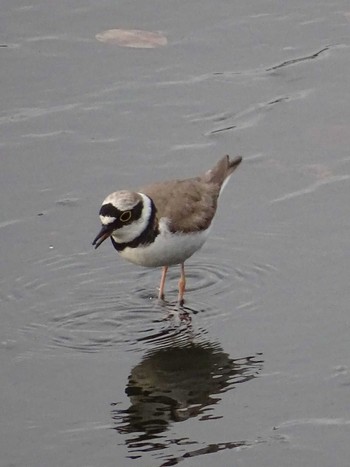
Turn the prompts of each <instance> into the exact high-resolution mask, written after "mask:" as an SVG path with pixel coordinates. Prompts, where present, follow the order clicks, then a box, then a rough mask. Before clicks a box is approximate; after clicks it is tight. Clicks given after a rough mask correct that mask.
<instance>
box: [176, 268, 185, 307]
mask: <svg viewBox="0 0 350 467" xmlns="http://www.w3.org/2000/svg"><path fill="white" fill-rule="evenodd" d="M180 268H181V276H180V280H179V296H178V302H179V305H180V306H182V305H183V304H184V302H185V300H184V294H185V289H186V276H185V265H184V263H181V265H180Z"/></svg>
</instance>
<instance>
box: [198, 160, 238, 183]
mask: <svg viewBox="0 0 350 467" xmlns="http://www.w3.org/2000/svg"><path fill="white" fill-rule="evenodd" d="M241 162H242V157H241V156H236V157H234V158H233V159H230V158H229V156H224V157H223V158H222V159H220V160H219V162H218V163H217V164H216V165H215V166H214V167H213V168H212V169H210V170H208V171H207V172H205V174H204V175H203V176H202V177H201V178H202V180H204V181H206V182H207V183H215V184H218V185H219V186H220V187H221V186H222V185H223V184H224V182H225V180H226V179H227V178H228V177H229V176H230V175H231V174H232V173H233V172H234V171H235V170H236V169H237V167H238V166H239V164H240V163H241Z"/></svg>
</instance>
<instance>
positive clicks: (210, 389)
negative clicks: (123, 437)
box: [112, 340, 262, 451]
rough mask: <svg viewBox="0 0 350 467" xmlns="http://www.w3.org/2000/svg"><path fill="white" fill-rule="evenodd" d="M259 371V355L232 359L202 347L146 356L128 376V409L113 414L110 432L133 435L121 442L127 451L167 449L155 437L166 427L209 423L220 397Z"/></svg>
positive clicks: (185, 344) (214, 348)
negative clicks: (193, 421) (191, 420)
mask: <svg viewBox="0 0 350 467" xmlns="http://www.w3.org/2000/svg"><path fill="white" fill-rule="evenodd" d="M261 366H262V360H261V357H260V356H259V355H255V356H250V357H245V358H238V359H232V358H230V357H229V355H228V354H226V353H224V352H223V350H222V349H221V347H220V346H219V345H218V344H213V343H210V342H207V341H206V342H199V343H195V342H193V340H191V341H190V342H188V341H187V342H186V341H185V342H182V341H178V342H177V343H176V345H175V344H174V345H169V343H168V346H167V347H166V348H160V349H157V350H152V351H151V352H149V353H148V354H146V355H145V357H144V358H143V360H142V361H141V362H140V363H139V364H138V365H136V366H135V367H134V368H133V370H132V371H131V374H130V376H129V379H128V384H127V387H126V390H125V391H126V394H127V395H128V397H129V399H130V402H131V405H130V407H129V408H128V409H126V410H120V409H117V408H116V407H115V408H114V409H113V411H112V417H113V419H114V420H115V423H116V427H115V429H116V430H117V431H118V432H120V433H129V434H130V433H133V434H134V436H132V437H131V438H129V439H128V440H127V441H126V442H127V444H128V445H129V448H130V449H131V450H133V451H134V450H136V451H146V450H157V449H162V448H164V447H165V445H168V444H169V443H168V442H167V441H166V439H165V438H166V437H164V435H161V433H163V432H164V431H165V430H166V429H167V428H168V426H169V424H171V423H173V422H179V421H183V420H186V419H188V418H190V417H196V416H198V417H200V419H201V420H206V419H210V418H214V414H212V411H213V406H214V405H215V404H216V403H217V402H218V401H219V400H220V399H221V397H220V394H221V393H223V392H224V391H227V390H229V389H232V388H234V387H235V386H236V385H237V384H239V383H244V382H246V381H249V380H251V379H252V378H255V377H256V376H257V374H258V372H259V371H260V369H261ZM177 441H179V440H177ZM177 441H176V440H172V441H169V442H171V443H174V442H177Z"/></svg>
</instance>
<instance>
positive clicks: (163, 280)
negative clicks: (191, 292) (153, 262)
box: [158, 266, 168, 300]
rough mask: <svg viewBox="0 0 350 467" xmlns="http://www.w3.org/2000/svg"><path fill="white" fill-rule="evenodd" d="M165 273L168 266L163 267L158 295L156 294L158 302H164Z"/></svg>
mask: <svg viewBox="0 0 350 467" xmlns="http://www.w3.org/2000/svg"><path fill="white" fill-rule="evenodd" d="M167 272H168V266H163V269H162V277H161V279H160V285H159V294H158V298H159V300H164V286H165V278H166V273H167Z"/></svg>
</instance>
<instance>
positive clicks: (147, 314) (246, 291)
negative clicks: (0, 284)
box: [2, 245, 274, 352]
mask: <svg viewBox="0 0 350 467" xmlns="http://www.w3.org/2000/svg"><path fill="white" fill-rule="evenodd" d="M221 248H223V249H224V248H225V245H219V247H218V248H216V249H215V253H216V254H218V252H219V256H216V257H217V258H220V259H219V260H218V261H217V262H214V261H213V258H212V257H210V256H208V257H207V258H203V256H201V257H199V259H194V260H192V259H191V261H189V262H188V264H186V278H187V292H186V304H185V307H184V308H183V309H182V311H181V310H180V311H179V310H178V308H177V305H176V300H177V283H178V279H179V268H178V267H172V268H170V269H169V273H168V277H167V282H166V300H167V302H165V303H163V302H161V303H159V301H158V299H157V286H158V284H159V280H160V273H161V272H160V269H144V268H137V267H135V266H133V265H129V264H128V263H125V262H120V263H118V258H115V259H114V260H113V261H111V260H110V257H108V260H107V258H104V257H103V255H102V256H101V255H99V256H97V255H93V254H92V253H91V252H88V253H86V252H83V253H77V254H75V255H70V256H65V255H62V254H57V253H55V252H52V255H50V256H47V257H46V258H43V259H40V260H38V261H36V262H35V263H33V265H32V267H31V268H29V270H28V271H27V272H26V273H25V274H23V275H22V276H20V277H16V278H15V279H14V280H13V281H12V283H11V284H10V283H9V281H7V290H6V288H4V289H3V292H2V293H3V298H4V300H5V302H7V304H8V306H9V311H10V312H11V310H10V309H11V307H14V308H15V309H17V310H19V311H20V313H16V314H15V316H18V317H20V322H19V323H17V326H16V328H17V329H19V333H20V334H21V336H22V338H26V339H31V340H32V339H33V336H34V338H35V342H36V343H37V344H38V345H40V347H41V348H42V347H44V348H45V349H53V348H59V347H60V348H66V349H72V350H76V351H81V352H99V351H106V350H108V349H114V348H115V347H116V346H118V345H123V347H124V348H125V344H126V349H130V350H134V349H138V348H140V347H142V346H143V347H144V345H157V346H160V347H163V346H164V347H165V346H167V345H168V343H169V342H170V343H172V344H173V342H174V339H175V340H176V339H180V340H181V339H188V334H189V333H190V332H191V329H190V328H191V324H190V321H191V319H194V315H196V314H198V313H205V316H206V320H208V319H209V320H210V319H214V317H215V316H217V314H218V312H219V313H220V314H221V316H222V317H223V316H224V315H225V314H227V315H228V316H229V315H230V316H231V315H232V306H231V304H232V305H233V306H234V308H236V309H240V308H244V309H247V308H250V309H254V307H255V304H254V303H253V302H252V301H251V299H250V296H251V289H252V288H254V287H261V286H263V285H264V277H266V275H267V274H271V273H272V272H273V271H274V268H273V266H270V265H259V264H247V265H242V264H241V265H233V264H231V263H230V261H229V260H228V259H225V258H224V254H223V252H220V249H221ZM223 258H224V259H223ZM231 295H232V297H233V298H231ZM218 303H220V304H221V303H224V304H225V303H226V304H228V303H229V304H230V309H229V310H226V311H225V309H222V308H223V307H222V305H220V310H219V311H218V309H217V306H218V305H217V304H218ZM226 307H227V306H226ZM196 328H197V329H198V323H197V326H196ZM197 332H198V331H197ZM199 332H202V331H199Z"/></svg>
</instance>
